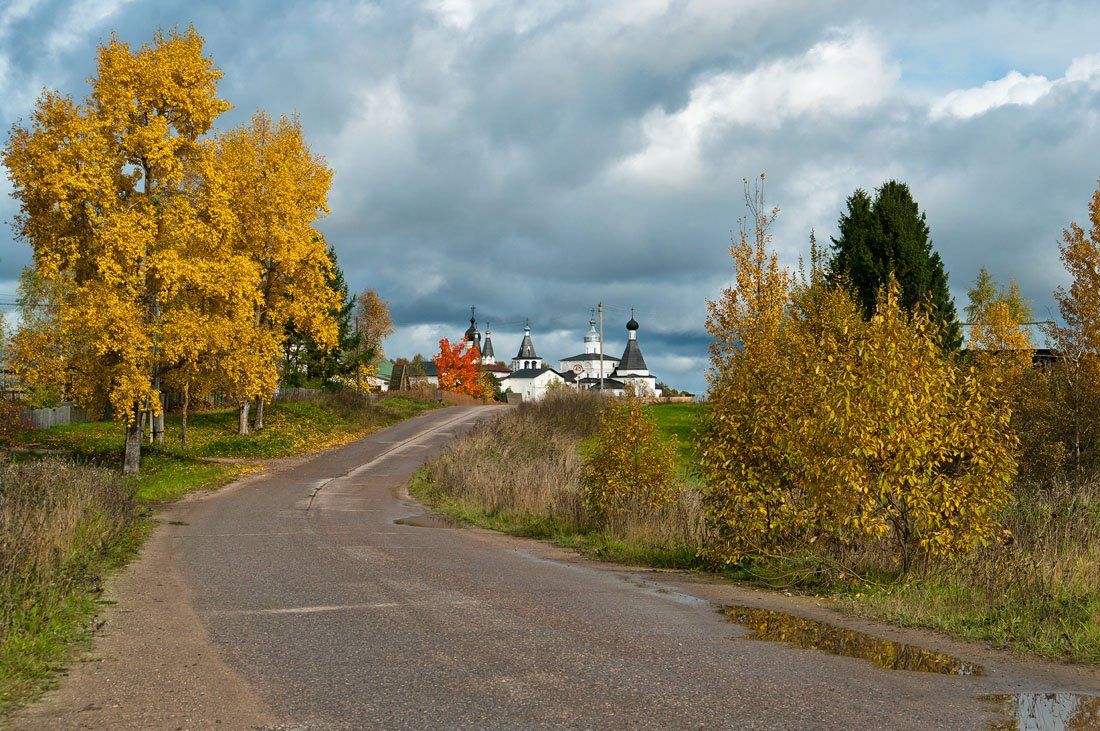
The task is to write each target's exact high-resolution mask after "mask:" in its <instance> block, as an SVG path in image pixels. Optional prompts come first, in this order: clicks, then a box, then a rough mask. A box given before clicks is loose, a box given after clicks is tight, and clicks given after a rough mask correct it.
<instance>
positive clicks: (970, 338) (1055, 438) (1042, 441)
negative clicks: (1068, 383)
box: [966, 268, 1066, 479]
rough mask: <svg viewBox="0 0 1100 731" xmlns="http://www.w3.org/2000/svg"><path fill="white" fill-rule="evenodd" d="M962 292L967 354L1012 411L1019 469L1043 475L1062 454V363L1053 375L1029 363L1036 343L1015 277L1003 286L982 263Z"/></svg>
mask: <svg viewBox="0 0 1100 731" xmlns="http://www.w3.org/2000/svg"><path fill="white" fill-rule="evenodd" d="M967 295H968V297H969V300H970V302H969V304H968V305H967V308H966V314H967V319H968V320H969V328H968V331H967V353H968V355H969V356H970V359H971V361H972V362H973V363H974V364H975V366H976V367H977V368H978V371H979V373H980V375H981V376H982V377H983V378H985V379H986V381H987V382H988V383H989V386H990V388H992V389H993V390H994V392H995V393H996V394H997V396H998V397H999V398H1001V399H1003V400H1004V401H1005V403H1006V404H1007V405H1008V407H1009V408H1010V409H1011V411H1012V416H1011V424H1012V430H1013V431H1014V432H1015V433H1016V436H1017V438H1018V439H1019V441H1020V450H1019V452H1020V457H1019V462H1020V471H1021V473H1022V474H1024V475H1025V476H1027V477H1029V478H1037V479H1045V478H1046V477H1049V475H1050V473H1051V468H1052V467H1054V466H1058V465H1062V464H1063V463H1064V462H1065V459H1066V447H1065V443H1064V441H1063V437H1062V436H1061V434H1060V432H1061V431H1062V428H1061V427H1062V424H1063V423H1064V421H1065V419H1064V412H1063V410H1062V409H1060V408H1059V404H1058V403H1057V400H1056V399H1055V398H1054V395H1055V393H1056V392H1057V390H1058V389H1057V388H1055V386H1056V385H1057V384H1059V383H1064V382H1065V378H1064V373H1063V372H1061V371H1064V368H1062V367H1061V366H1056V367H1054V368H1056V369H1057V370H1059V371H1060V372H1059V373H1057V374H1055V373H1053V372H1052V370H1053V368H1051V367H1040V366H1038V365H1036V364H1035V363H1034V362H1033V360H1034V354H1035V343H1034V340H1033V338H1032V334H1031V330H1030V329H1029V326H1028V325H1026V324H1025V323H1028V322H1029V321H1031V320H1032V318H1033V317H1034V315H1033V313H1032V310H1031V307H1030V305H1029V304H1028V303H1027V301H1026V300H1025V298H1024V296H1023V295H1022V294H1021V293H1020V288H1019V285H1018V284H1017V283H1016V281H1015V280H1012V281H1010V282H1009V283H1008V285H1007V286H1002V285H1000V284H998V283H997V282H996V281H994V279H993V277H991V276H990V274H989V272H988V271H986V270H985V269H984V268H983V269H981V270H980V271H979V272H978V276H977V278H976V279H975V281H974V285H973V286H972V287H970V288H969V289H968V290H967ZM1050 365H1051V364H1049V363H1048V366H1050Z"/></svg>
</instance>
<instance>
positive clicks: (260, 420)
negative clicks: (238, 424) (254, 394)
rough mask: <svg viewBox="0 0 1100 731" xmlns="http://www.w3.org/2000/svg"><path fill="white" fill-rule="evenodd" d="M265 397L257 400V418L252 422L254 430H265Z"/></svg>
mask: <svg viewBox="0 0 1100 731" xmlns="http://www.w3.org/2000/svg"><path fill="white" fill-rule="evenodd" d="M264 401H265V399H264V397H263V396H261V397H260V398H258V399H256V418H254V419H253V420H252V428H253V429H254V430H256V431H259V430H261V429H263V428H264Z"/></svg>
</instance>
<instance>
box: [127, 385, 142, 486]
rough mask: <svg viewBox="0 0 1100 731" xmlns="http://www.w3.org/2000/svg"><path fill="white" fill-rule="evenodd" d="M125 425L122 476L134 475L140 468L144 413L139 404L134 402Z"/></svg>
mask: <svg viewBox="0 0 1100 731" xmlns="http://www.w3.org/2000/svg"><path fill="white" fill-rule="evenodd" d="M131 417H132V418H131V420H130V423H129V424H127V425H126V451H125V453H124V454H123V457H122V474H124V475H136V474H137V473H138V470H139V469H140V468H141V425H142V421H143V420H144V419H145V413H144V412H143V411H142V410H141V404H140V403H138V402H136V401H135V402H134V412H133V414H132V415H131Z"/></svg>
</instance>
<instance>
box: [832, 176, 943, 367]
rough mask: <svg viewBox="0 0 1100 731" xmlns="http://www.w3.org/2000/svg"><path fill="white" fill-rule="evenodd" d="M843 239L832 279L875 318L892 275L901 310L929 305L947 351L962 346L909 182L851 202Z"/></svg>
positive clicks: (938, 264)
mask: <svg viewBox="0 0 1100 731" xmlns="http://www.w3.org/2000/svg"><path fill="white" fill-rule="evenodd" d="M839 228H840V236H839V237H838V238H835V239H833V258H832V261H831V262H830V270H831V271H830V277H831V278H832V280H833V281H843V282H846V283H847V284H848V286H850V287H851V288H852V290H853V291H854V292H855V295H856V298H857V299H858V300H859V302H860V304H861V305H862V307H863V311H864V313H865V314H866V315H867V316H868V317H870V316H871V315H872V314H874V311H875V306H876V304H877V300H878V294H879V292H880V291H881V289H882V288H883V287H884V286H885V285H886V283H887V282H888V281H889V278H890V275H891V274H893V276H894V277H895V278H896V279H897V280H898V284H899V285H900V287H901V305H902V306H903V307H904V308H906V309H908V310H912V309H913V308H915V307H918V306H929V307H930V308H931V310H932V314H933V317H934V319H936V320H938V321H939V322H940V323H941V342H942V344H943V347H944V349H945V350H957V349H958V348H959V347H960V346H961V345H962V328H961V326H960V325H959V321H958V316H957V315H956V313H955V303H954V301H953V300H952V299H951V291H950V290H949V289H948V286H947V272H946V271H944V268H943V261H942V260H941V259H940V255H939V254H938V253H936V252H935V251H933V250H932V240H931V238H930V232H929V229H928V223H927V221H926V220H925V215H924V214H923V213H922V212H921V211H920V208H919V207H918V206H917V202H916V201H915V200H913V196H912V194H911V193H910V192H909V186H907V185H906V184H905V183H901V182H898V181H896V180H891V181H889V182H887V183H885V184H883V186H882V187H881V188H879V189H878V190H877V191H875V197H874V199H873V200H872V198H871V196H869V195H868V194H867V192H866V191H864V190H857V191H856V192H855V193H853V194H852V195H851V196H850V197H849V198H848V210H847V212H846V213H844V214H842V215H841V217H840V221H839Z"/></svg>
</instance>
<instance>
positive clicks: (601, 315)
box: [596, 302, 603, 396]
mask: <svg viewBox="0 0 1100 731" xmlns="http://www.w3.org/2000/svg"><path fill="white" fill-rule="evenodd" d="M596 310H597V311H598V312H599V313H600V395H601V396H603V302H600V303H599V304H598V305H596Z"/></svg>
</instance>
